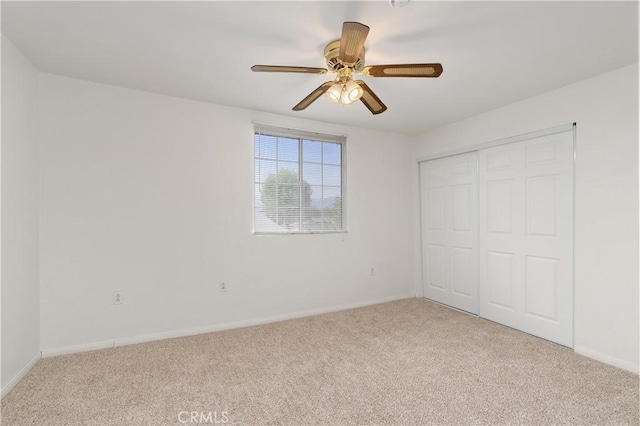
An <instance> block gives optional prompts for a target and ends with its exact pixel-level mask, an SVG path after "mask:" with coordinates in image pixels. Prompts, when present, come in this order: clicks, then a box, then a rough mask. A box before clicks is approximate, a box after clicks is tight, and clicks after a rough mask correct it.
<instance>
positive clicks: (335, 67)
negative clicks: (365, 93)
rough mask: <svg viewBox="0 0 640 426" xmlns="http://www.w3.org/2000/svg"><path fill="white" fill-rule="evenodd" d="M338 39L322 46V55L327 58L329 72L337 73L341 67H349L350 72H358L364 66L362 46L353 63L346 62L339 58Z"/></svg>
mask: <svg viewBox="0 0 640 426" xmlns="http://www.w3.org/2000/svg"><path fill="white" fill-rule="evenodd" d="M339 56H340V40H335V41H332V42H331V43H329V44H327V47H325V48H324V57H325V59H326V60H327V68H329V72H335V73H337V72H338V71H340V70H341V69H343V68H350V69H351V71H352V72H354V71H356V72H360V71H362V69H363V68H364V48H363V49H362V52H361V53H360V56H358V60H357V61H356V62H354V63H346V62H343V61H341V60H340V58H339Z"/></svg>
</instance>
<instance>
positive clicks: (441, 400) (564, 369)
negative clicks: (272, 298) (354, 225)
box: [2, 299, 639, 426]
mask: <svg viewBox="0 0 640 426" xmlns="http://www.w3.org/2000/svg"><path fill="white" fill-rule="evenodd" d="M192 412H193V415H194V416H195V417H193V418H192V417H191V415H192V414H191V413H192ZM225 421H227V424H231V423H243V424H295V425H301V424H305V425H307V424H313V425H315V424H323V425H324V424H332V425H346V424H367V425H369V424H376V425H379V424H403V425H409V424H420V425H431V424H437V425H467V424H491V425H496V424H500V425H507V424H508V425H524V424H526V425H529V424H531V425H551V424H572V425H614V424H616V425H619V424H625V425H638V423H639V418H638V376H637V375H635V374H632V373H629V372H625V371H623V370H619V369H616V368H614V367H610V366H607V365H605V364H601V363H599V362H596V361H593V360H590V359H588V358H585V357H581V356H578V355H576V354H574V353H573V352H572V351H571V350H569V349H566V348H563V347H561V346H558V345H555V344H553V343H549V342H546V341H544V340H541V339H538V338H535V337H532V336H529V335H526V334H523V333H519V332H517V331H514V330H511V329H509V328H506V327H502V326H500V325H497V324H494V323H491V322H489V321H485V320H482V319H478V318H475V317H471V316H468V315H465V314H462V313H459V312H456V311H453V310H450V309H447V308H444V307H441V306H439V305H437V304H434V303H431V302H428V301H426V300H421V299H407V300H402V301H399V302H393V303H385V304H381V305H376V306H370V307H365V308H360V309H353V310H349V311H343V312H338V313H332V314H326V315H320V316H315V317H309V318H303V319H297V320H291V321H285V322H280V323H275V324H269V325H263V326H258V327H250V328H244V329H237V330H230V331H224V332H218V333H211V334H204V335H199V336H193V337H186V338H179V339H170V340H164V341H159V342H152V343H144V344H139V345H131V346H124V347H118V348H115V349H105V350H100V351H93V352H85V353H80V354H74V355H67V356H60V357H56V358H47V359H43V360H42V361H40V362H39V363H38V364H37V365H36V366H35V367H34V368H33V370H32V371H31V372H30V373H29V374H28V375H27V377H25V379H24V380H23V381H22V382H20V383H19V384H18V385H17V386H16V387H15V388H14V389H13V390H12V391H11V392H10V393H9V394H8V395H7V396H6V397H5V398H4V399H3V400H2V424H3V425H5V426H8V425H20V426H23V425H64V426H71V425H101V426H103V425H104V426H106V425H143V424H144V425H180V424H207V423H208V424H216V422H217V424H222V423H224V422H225Z"/></svg>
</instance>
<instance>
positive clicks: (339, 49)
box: [251, 0, 442, 114]
mask: <svg viewBox="0 0 640 426" xmlns="http://www.w3.org/2000/svg"><path fill="white" fill-rule="evenodd" d="M396 1H398V2H399V1H400V0H396ZM406 3H408V0H406ZM368 34H369V27H368V26H366V25H364V24H361V23H359V22H345V23H344V24H343V25H342V38H341V39H340V40H335V41H332V42H331V43H329V44H327V46H326V47H325V49H324V57H325V60H326V63H327V68H313V67H300V66H281V65H254V66H252V67H251V70H252V71H254V72H293V73H305V74H327V73H332V74H336V77H335V79H334V80H332V81H327V82H326V83H323V84H322V85H320V86H319V87H318V88H317V89H315V90H314V91H313V92H311V93H310V94H309V95H307V97H306V98H304V99H303V100H302V101H300V102H299V103H298V104H297V105H296V106H294V107H293V110H294V111H302V110H303V109H305V108H307V107H308V106H309V105H311V104H312V103H313V102H314V101H315V100H316V99H318V98H319V97H320V96H322V95H323V94H324V95H325V97H326V98H327V99H328V100H329V101H330V102H332V103H336V104H340V105H352V104H353V103H355V102H357V101H358V100H360V101H361V102H362V103H363V104H364V105H365V106H366V107H367V108H368V109H369V111H371V113H372V114H380V113H383V112H384V111H386V110H387V107H386V105H385V104H384V103H382V101H381V100H380V98H378V96H376V94H375V93H373V91H372V90H371V89H370V88H369V86H367V85H366V84H365V82H364V81H362V80H353V74H354V73H355V74H362V75H365V76H368V77H431V78H435V77H438V76H440V74H442V65H440V64H400V65H370V66H365V65H364V42H365V40H366V39H367V35H368Z"/></svg>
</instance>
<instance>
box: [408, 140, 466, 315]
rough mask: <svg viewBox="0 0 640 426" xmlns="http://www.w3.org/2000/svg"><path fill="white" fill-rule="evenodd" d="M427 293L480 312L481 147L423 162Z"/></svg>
mask: <svg viewBox="0 0 640 426" xmlns="http://www.w3.org/2000/svg"><path fill="white" fill-rule="evenodd" d="M420 181H421V182H420V188H421V194H420V199H421V212H422V271H423V277H422V284H423V295H424V297H427V298H429V299H432V300H435V301H437V302H440V303H444V304H447V305H450V306H453V307H455V308H458V309H462V310H464V311H467V312H471V313H474V314H477V313H478V196H477V194H478V156H477V152H470V153H467V154H461V155H455V156H451V157H446V158H440V159H437V160H431V161H425V162H423V163H420Z"/></svg>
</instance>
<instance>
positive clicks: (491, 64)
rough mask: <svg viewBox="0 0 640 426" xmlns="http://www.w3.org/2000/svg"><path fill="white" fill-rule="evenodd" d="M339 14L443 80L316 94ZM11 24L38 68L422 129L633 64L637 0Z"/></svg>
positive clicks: (133, 12)
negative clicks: (358, 98) (429, 65)
mask: <svg viewBox="0 0 640 426" xmlns="http://www.w3.org/2000/svg"><path fill="white" fill-rule="evenodd" d="M343 21H359V22H362V23H364V24H366V25H368V26H370V27H371V31H370V32H369V37H368V38H367V42H366V44H365V49H366V56H365V62H366V63H367V64H368V65H375V64H396V63H418V62H440V63H442V65H443V67H444V72H443V74H442V76H441V77H440V78H437V79H406V78H405V79H401V78H384V79H381V78H378V79H375V78H368V79H367V78H366V77H365V79H366V81H367V84H368V85H369V86H370V87H371V88H372V89H373V90H374V91H375V92H376V93H377V94H378V96H379V97H380V98H381V99H382V101H383V102H384V103H386V105H387V106H388V108H389V109H388V110H387V111H386V112H385V113H383V114H380V115H378V116H373V115H371V114H370V113H369V111H368V110H367V109H366V108H365V107H364V105H362V104H360V103H358V104H357V105H355V106H351V107H342V106H338V105H334V104H330V103H329V102H327V101H326V100H325V99H323V98H320V99H318V100H317V101H316V102H315V103H313V104H312V105H311V106H310V107H309V108H307V109H306V110H305V111H302V112H293V111H291V108H292V107H293V106H294V105H295V104H296V103H298V102H299V101H300V100H301V99H302V98H304V97H305V96H306V95H307V94H308V93H309V92H311V91H312V90H313V89H315V88H316V87H317V86H319V85H320V84H321V83H323V82H324V81H327V80H329V79H330V76H327V75H306V74H274V73H253V72H251V71H250V70H249V68H250V67H251V65H254V64H270V65H302V66H312V67H324V66H325V63H324V57H323V49H324V46H325V45H326V44H327V43H328V42H330V41H332V40H335V39H338V38H340V34H341V28H342V22H343ZM2 32H3V33H4V34H5V35H6V36H7V37H9V39H11V40H12V41H13V42H14V43H15V44H16V45H17V46H18V48H19V49H20V50H22V52H23V53H24V54H25V55H26V56H27V57H28V58H29V59H30V60H31V61H32V62H33V63H34V65H36V67H38V68H39V69H40V70H41V71H45V72H49V73H54V74H61V75H66V76H70V77H76V78H80V79H85V80H91V81H96V82H102V83H108V84H114V85H118V86H124V87H129V88H134V89H141V90H146V91H151V92H156V93H162V94H167V95H172V96H178V97H183V98H188V99H195V100H199V101H206V102H212V103H216V104H223V105H230V106H237V107H243V108H250V109H254V110H261V111H267V112H272V113H277V114H284V115H291V116H296V117H302V118H308V119H314V120H320V121H328V122H334V123H341V124H348V125H354V126H359V127H368V128H375V129H380V130H389V131H395V132H400V133H406V134H417V133H420V132H423V131H425V130H427V129H429V128H431V127H434V126H438V125H442V124H444V123H448V122H452V121H455V120H459V119H462V118H465V117H469V116H472V115H474V114H478V113H481V112H483V111H487V110H490V109H493V108H496V107H499V106H502V105H506V104H509V103H513V102H516V101H518V100H521V99H525V98H528V97H531V96H534V95H536V94H539V93H543V92H546V91H549V90H553V89H555V88H559V87H562V86H565V85H568V84H571V83H573V82H576V81H580V80H583V79H586V78H589V77H593V76H596V75H599V74H602V73H605V72H608V71H611V70H614V69H617V68H620V67H623V66H626V65H630V64H632V63H636V62H638V4H637V2H634V1H633V2H607V1H603V2H566V1H565V2H479V1H473V2H435V1H421V2H417V1H415V0H414V1H413V2H411V3H410V4H409V5H408V6H406V7H404V8H399V9H394V8H392V7H391V6H389V3H388V2H387V1H386V0H383V1H351V2H331V1H320V2H310V1H302V2H265V1H261V2H238V1H227V2H180V1H175V2H147V1H139V2H7V1H3V2H2Z"/></svg>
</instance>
